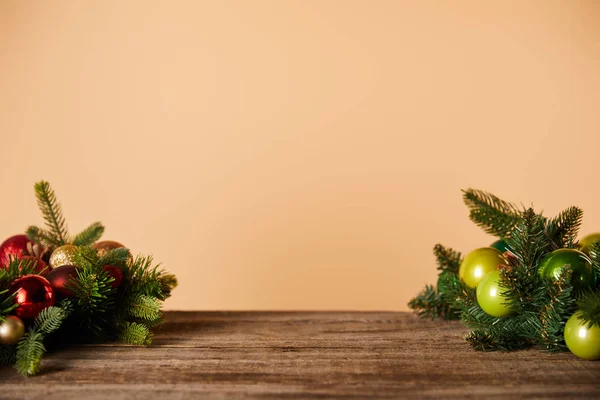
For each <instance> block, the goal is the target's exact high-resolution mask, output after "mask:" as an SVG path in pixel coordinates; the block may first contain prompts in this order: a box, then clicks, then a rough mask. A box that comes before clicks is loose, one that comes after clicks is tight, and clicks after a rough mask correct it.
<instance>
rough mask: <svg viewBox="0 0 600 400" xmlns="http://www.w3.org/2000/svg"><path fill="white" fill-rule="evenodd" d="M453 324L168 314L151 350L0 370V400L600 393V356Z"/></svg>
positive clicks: (113, 351)
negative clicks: (504, 341) (483, 342)
mask: <svg viewBox="0 0 600 400" xmlns="http://www.w3.org/2000/svg"><path fill="white" fill-rule="evenodd" d="M466 332H467V330H466V329H465V328H463V327H462V326H461V325H460V323H458V322H442V321H427V320H420V319H418V318H417V317H415V316H414V315H412V314H409V313H394V312H169V313H167V315H166V323H165V324H164V325H163V326H162V327H161V328H160V329H159V330H158V331H157V334H156V337H155V340H154V344H153V345H152V346H151V347H149V348H139V347H132V346H124V345H121V344H105V345H87V346H78V347H72V348H69V349H66V350H61V351H57V352H54V353H52V354H48V355H47V356H46V358H45V360H44V362H43V367H44V373H42V374H41V375H38V376H36V377H34V378H29V379H26V378H23V377H21V376H20V375H18V374H17V373H16V372H15V370H14V369H13V367H12V366H4V367H0V398H1V399H26V398H32V399H33V398H35V399H44V400H52V399H60V400H66V399H71V398H73V399H84V398H85V399H99V398H110V399H111V400H118V399H143V400H149V399H169V400H172V399H190V398H199V397H202V398H219V399H221V398H232V397H233V398H275V399H285V398H356V399H367V398H399V397H401V398H406V397H409V398H414V397H425V398H439V397H444V398H448V397H450V398H452V397H456V398H464V397H481V398H491V397H498V398H515V397H526V398H564V397H584V398H593V397H598V398H600V362H591V361H583V360H580V359H578V358H576V357H575V356H573V355H572V354H569V353H560V354H547V353H544V352H541V351H536V350H528V351H520V352H513V353H479V352H475V351H473V350H471V348H470V347H469V346H468V345H467V344H466V343H465V341H464V340H463V337H464V335H465V333H466Z"/></svg>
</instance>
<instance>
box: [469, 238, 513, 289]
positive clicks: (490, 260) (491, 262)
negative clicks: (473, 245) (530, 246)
mask: <svg viewBox="0 0 600 400" xmlns="http://www.w3.org/2000/svg"><path fill="white" fill-rule="evenodd" d="M506 263H507V261H506V259H505V258H504V257H503V256H502V253H501V252H500V250H497V249H494V248H493V247H482V248H480V249H475V250H473V251H472V252H470V253H469V254H467V256H466V257H465V258H464V260H463V261H462V263H461V264H460V268H459V270H458V276H459V278H460V279H461V280H462V281H463V282H465V284H466V285H467V286H468V287H470V288H475V287H477V284H478V283H479V281H480V280H481V279H482V278H483V277H484V276H485V275H486V274H487V273H488V272H491V271H493V270H495V269H496V268H498V265H500V264H506Z"/></svg>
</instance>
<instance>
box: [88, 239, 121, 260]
mask: <svg viewBox="0 0 600 400" xmlns="http://www.w3.org/2000/svg"><path fill="white" fill-rule="evenodd" d="M120 247H125V246H123V245H122V244H121V243H119V242H115V241H113V240H103V241H102V242H98V243H94V244H93V245H92V248H93V249H94V250H96V251H97V252H98V257H103V256H104V255H105V254H106V253H108V252H109V251H111V250H114V249H118V248H120Z"/></svg>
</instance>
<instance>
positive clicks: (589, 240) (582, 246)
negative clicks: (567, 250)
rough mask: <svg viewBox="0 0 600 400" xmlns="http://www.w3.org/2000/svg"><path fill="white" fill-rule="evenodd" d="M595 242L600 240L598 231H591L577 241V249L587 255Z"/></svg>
mask: <svg viewBox="0 0 600 400" xmlns="http://www.w3.org/2000/svg"><path fill="white" fill-rule="evenodd" d="M596 242H600V233H592V234H591V235H587V236H584V237H583V239H581V240H580V241H579V250H581V251H583V252H584V253H585V254H587V255H588V256H589V255H590V250H591V249H592V245H593V244H594V243H596Z"/></svg>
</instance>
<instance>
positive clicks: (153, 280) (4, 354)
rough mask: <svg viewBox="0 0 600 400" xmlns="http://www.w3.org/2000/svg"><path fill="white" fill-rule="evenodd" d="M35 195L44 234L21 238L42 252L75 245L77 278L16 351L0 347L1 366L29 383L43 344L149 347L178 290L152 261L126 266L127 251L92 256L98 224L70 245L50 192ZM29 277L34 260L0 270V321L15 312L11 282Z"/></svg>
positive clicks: (45, 187)
mask: <svg viewBox="0 0 600 400" xmlns="http://www.w3.org/2000/svg"><path fill="white" fill-rule="evenodd" d="M35 194H36V197H37V201H38V205H39V208H40V211H41V213H42V217H43V218H44V221H45V223H46V227H45V228H44V229H43V228H39V227H36V226H30V227H29V228H28V229H27V232H26V233H27V236H28V237H29V239H30V240H32V241H33V242H35V243H36V244H39V245H42V246H44V247H45V248H46V249H48V250H49V251H52V250H53V249H54V248H56V247H59V246H62V245H64V244H73V245H75V246H77V251H76V252H75V265H76V266H77V269H76V270H75V271H76V277H72V278H71V279H70V280H69V282H67V284H66V288H67V289H69V290H70V291H71V292H72V293H73V296H72V297H70V298H69V299H68V300H67V299H63V300H62V301H60V302H59V303H57V305H55V306H53V307H48V308H46V309H44V310H42V311H41V312H40V314H39V315H38V316H37V317H36V318H35V320H34V321H30V322H27V323H26V325H27V332H26V333H25V335H24V336H23V337H22V338H21V340H20V341H19V343H18V344H17V345H11V346H9V345H0V364H15V367H16V368H17V370H18V371H19V372H20V373H21V374H22V375H23V376H32V375H35V374H37V373H39V372H40V370H41V360H42V357H43V355H44V353H45V352H46V346H47V345H49V346H54V345H56V344H59V343H60V344H63V345H64V344H68V343H70V342H98V341H101V340H114V339H120V340H122V341H123V342H124V343H127V344H131V345H140V346H147V345H149V344H151V342H152V337H153V335H152V332H151V328H152V327H155V326H157V325H158V324H160V322H161V321H162V302H163V301H164V300H165V299H167V298H168V297H169V296H170V295H171V291H172V290H173V289H174V288H175V286H176V285H177V280H176V278H175V276H174V275H172V274H169V273H167V272H166V271H164V270H162V269H161V268H160V266H159V265H155V264H154V263H153V260H152V257H144V256H138V257H136V258H135V259H133V258H132V256H131V252H130V251H129V250H128V249H126V248H117V249H113V250H110V251H108V252H106V253H105V254H103V256H102V257H99V256H98V253H97V251H96V250H95V249H94V248H93V247H91V246H92V245H93V244H94V243H95V242H96V241H97V240H99V239H100V237H101V235H102V234H103V232H104V226H103V225H102V224H101V223H99V222H96V223H93V224H91V225H90V226H89V227H87V228H86V229H85V230H83V231H82V232H80V233H79V234H77V235H75V236H74V237H73V238H71V237H70V236H69V233H68V229H67V224H66V222H65V218H64V217H63V213H62V209H61V206H60V204H59V203H58V201H57V199H56V195H55V194H54V191H53V190H52V188H51V187H50V185H49V184H48V183H47V182H43V181H42V182H39V183H37V184H36V185H35ZM108 265H111V266H114V267H117V268H118V269H119V270H120V271H121V272H122V274H123V279H122V281H121V282H120V284H119V286H118V287H113V284H114V278H113V277H112V276H111V275H110V272H109V271H108V270H106V269H104V267H105V266H108ZM36 273H38V272H36V268H35V261H33V260H17V259H10V262H9V264H8V265H7V266H6V268H3V269H0V321H2V320H3V319H4V316H6V315H10V314H12V313H13V312H14V310H15V308H16V304H15V303H14V296H15V295H14V293H11V292H10V290H9V288H10V285H11V284H12V282H13V281H14V280H15V279H17V278H19V277H21V276H24V275H28V274H36ZM57 296H58V297H59V299H60V298H61V295H60V294H57Z"/></svg>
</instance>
